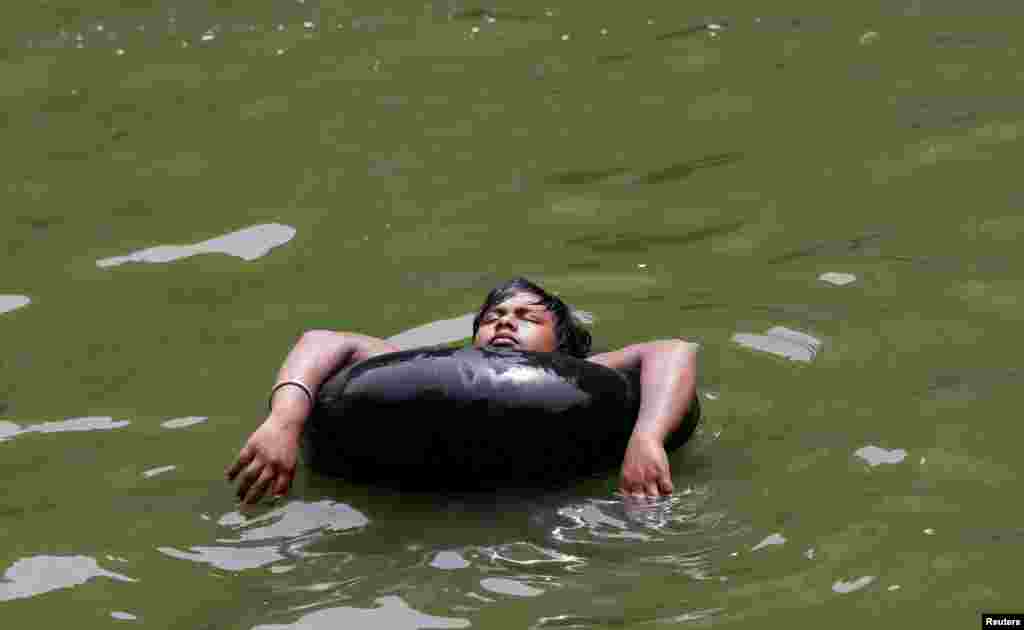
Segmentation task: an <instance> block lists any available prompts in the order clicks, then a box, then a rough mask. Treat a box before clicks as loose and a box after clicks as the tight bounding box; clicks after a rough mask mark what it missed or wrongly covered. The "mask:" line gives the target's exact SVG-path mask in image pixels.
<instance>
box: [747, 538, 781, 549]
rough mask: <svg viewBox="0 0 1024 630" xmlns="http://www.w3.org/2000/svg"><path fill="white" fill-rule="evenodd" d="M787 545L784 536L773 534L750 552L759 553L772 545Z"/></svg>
mask: <svg viewBox="0 0 1024 630" xmlns="http://www.w3.org/2000/svg"><path fill="white" fill-rule="evenodd" d="M785 543H786V538H785V536H783V535H782V534H772V535H771V536H769V537H767V538H765V539H764V540H762V541H761V542H759V543H757V544H756V545H754V546H753V547H751V548H750V550H751V551H757V550H758V549H763V548H765V547H770V546H771V545H784V544H785Z"/></svg>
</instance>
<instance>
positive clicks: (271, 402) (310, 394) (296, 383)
mask: <svg viewBox="0 0 1024 630" xmlns="http://www.w3.org/2000/svg"><path fill="white" fill-rule="evenodd" d="M285 385H294V386H296V387H298V388H299V389H301V390H302V392H303V393H304V394H306V398H309V406H310V407H314V406H316V403H314V402H313V392H311V391H309V388H308V387H306V385H305V384H304V383H301V382H299V381H282V382H280V383H278V384H277V385H274V389H272V390H270V398H269V399H268V400H267V408H268V409H269V410H270V411H273V410H274V394H276V393H277V390H279V389H281V388H282V387H284V386H285Z"/></svg>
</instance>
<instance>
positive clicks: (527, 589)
mask: <svg viewBox="0 0 1024 630" xmlns="http://www.w3.org/2000/svg"><path fill="white" fill-rule="evenodd" d="M480 586H481V588H483V589H484V590H485V591H490V592H492V593H498V594H500V595H512V596H515V597H536V596H538V595H543V594H544V589H540V588H534V587H532V586H529V585H527V584H524V583H523V582H520V581H518V580H510V579H508V578H484V579H482V580H480Z"/></svg>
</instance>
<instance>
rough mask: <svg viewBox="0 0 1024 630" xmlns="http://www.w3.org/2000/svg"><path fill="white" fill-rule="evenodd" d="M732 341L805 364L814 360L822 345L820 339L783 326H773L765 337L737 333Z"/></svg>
mask: <svg viewBox="0 0 1024 630" xmlns="http://www.w3.org/2000/svg"><path fill="white" fill-rule="evenodd" d="M732 340H733V341H734V342H736V343H738V344H740V345H741V346H746V347H747V348H751V349H753V350H760V351H761V352H768V353H770V354H774V355H778V356H780V357H785V358H787V359H790V360H792V361H803V362H805V363H806V362H810V361H811V360H813V359H814V357H815V355H817V354H818V351H819V350H820V348H821V345H822V344H821V340H820V339H817V338H815V337H812V336H811V335H808V334H807V333H803V332H800V331H798V330H790V329H789V328H785V327H783V326H773V327H772V328H770V329H769V330H768V331H767V332H766V333H765V334H763V335H754V334H751V333H736V334H734V335H733V336H732Z"/></svg>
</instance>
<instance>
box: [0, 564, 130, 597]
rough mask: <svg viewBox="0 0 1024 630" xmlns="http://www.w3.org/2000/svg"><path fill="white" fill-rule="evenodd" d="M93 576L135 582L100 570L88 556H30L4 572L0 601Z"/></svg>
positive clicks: (34, 593)
mask: <svg viewBox="0 0 1024 630" xmlns="http://www.w3.org/2000/svg"><path fill="white" fill-rule="evenodd" d="M97 577H107V578H110V579H113V580H118V581H121V582H135V581H136V580H134V579H132V578H130V577H128V576H125V575H121V574H119V573H113V572H111V571H107V570H105V569H103V568H102V567H100V565H99V564H97V563H96V560H95V559H94V558H91V557H89V556H32V557H29V558H22V559H21V560H18V561H17V562H15V563H14V564H12V565H11V566H10V567H9V568H8V569H7V570H6V571H4V579H3V580H0V601H10V600H12V599H24V598H26V597H33V596H35V595H40V594H42V593H48V592H50V591H56V590H58V589H62V588H71V587H73V586H78V585H79V584H85V583H86V582H88V581H89V580H91V579H93V578H97Z"/></svg>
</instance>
